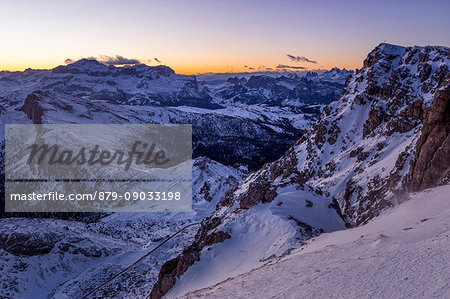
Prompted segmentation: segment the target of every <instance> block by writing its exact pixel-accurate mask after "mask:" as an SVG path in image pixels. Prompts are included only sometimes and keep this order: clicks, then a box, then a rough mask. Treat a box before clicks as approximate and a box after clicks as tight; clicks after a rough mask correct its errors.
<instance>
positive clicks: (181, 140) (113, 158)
mask: <svg viewBox="0 0 450 299" xmlns="http://www.w3.org/2000/svg"><path fill="white" fill-rule="evenodd" d="M5 131H6V136H5V140H6V142H5V175H6V183H5V185H6V186H5V187H6V188H5V189H6V203H5V209H6V211H7V212H112V211H134V212H135V211H143V212H149V211H190V210H191V208H192V207H191V206H192V182H191V180H192V127H191V125H129V124H124V125H76V124H58V125H50V124H45V125H42V124H39V125H6V127H5Z"/></svg>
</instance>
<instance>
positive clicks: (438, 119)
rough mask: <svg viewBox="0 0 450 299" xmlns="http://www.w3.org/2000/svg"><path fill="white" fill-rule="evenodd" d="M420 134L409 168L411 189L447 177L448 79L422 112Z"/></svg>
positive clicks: (449, 176) (449, 142) (449, 134)
mask: <svg viewBox="0 0 450 299" xmlns="http://www.w3.org/2000/svg"><path fill="white" fill-rule="evenodd" d="M424 114H425V121H424V124H423V128H422V134H421V136H420V139H419V141H418V142H417V145H416V154H415V158H414V161H413V163H412V165H411V171H410V182H409V186H410V190H411V191H419V190H422V189H426V188H431V187H434V186H436V185H439V184H445V183H447V182H448V181H449V180H450V79H447V80H446V82H445V83H444V84H443V87H442V88H441V89H439V90H438V91H437V92H436V94H435V95H434V100H433V103H432V104H431V105H430V107H428V108H427V109H426V111H425V113H424Z"/></svg>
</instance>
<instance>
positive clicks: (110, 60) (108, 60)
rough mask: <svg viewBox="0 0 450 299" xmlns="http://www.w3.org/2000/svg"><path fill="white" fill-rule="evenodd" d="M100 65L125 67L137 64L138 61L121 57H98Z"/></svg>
mask: <svg viewBox="0 0 450 299" xmlns="http://www.w3.org/2000/svg"><path fill="white" fill-rule="evenodd" d="M98 61H99V62H101V63H104V64H106V65H125V64H139V63H141V61H140V60H138V59H134V58H126V57H123V56H121V55H116V56H106V55H100V59H99V60H98Z"/></svg>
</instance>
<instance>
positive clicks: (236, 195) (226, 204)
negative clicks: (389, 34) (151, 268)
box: [152, 44, 450, 298]
mask: <svg viewBox="0 0 450 299" xmlns="http://www.w3.org/2000/svg"><path fill="white" fill-rule="evenodd" d="M449 66H450V54H449V49H448V48H446V47H409V48H405V47H400V46H394V45H389V44H380V45H379V46H378V47H376V48H375V49H374V50H373V51H372V52H371V53H369V55H368V56H367V58H366V59H365V61H364V66H363V68H362V69H361V70H359V71H357V72H356V74H354V75H353V76H352V77H350V78H349V79H348V80H347V82H346V84H345V86H344V88H343V92H342V96H341V97H340V99H339V100H338V101H336V102H333V103H331V104H330V105H328V106H327V107H325V109H324V111H323V113H322V115H321V117H320V118H319V120H318V121H317V122H316V123H315V124H314V125H313V126H312V128H311V129H310V130H309V131H308V132H307V133H306V134H304V135H303V136H302V137H301V138H300V140H299V141H297V142H296V143H295V145H294V146H293V147H292V148H290V149H289V150H288V151H287V152H286V153H285V154H284V155H283V156H282V157H281V158H280V159H278V160H276V161H275V162H273V163H268V164H266V165H265V166H264V167H263V168H262V169H260V170H259V171H257V172H256V173H253V174H251V175H250V176H249V177H247V178H246V179H245V180H244V181H242V182H241V183H240V184H239V185H238V186H236V187H235V189H234V190H231V191H230V192H228V194H227V195H226V196H225V197H224V198H223V199H222V200H221V202H220V203H219V205H218V207H217V210H216V212H215V213H213V214H212V215H211V216H210V217H208V218H207V219H205V223H204V226H203V228H202V229H201V230H200V231H199V232H198V234H197V236H198V239H197V240H196V241H195V243H193V244H192V246H193V247H192V246H191V247H188V249H186V250H187V251H188V253H189V254H186V252H185V253H183V254H182V255H180V256H179V257H178V259H177V260H175V261H172V262H171V263H173V264H174V265H176V266H177V267H179V266H180V265H187V266H189V265H191V264H195V265H197V266H196V269H198V268H199V267H200V268H201V269H215V271H222V272H224V271H226V270H221V268H220V267H218V266H217V265H216V263H220V264H221V265H226V264H227V263H231V264H233V262H234V261H233V259H238V258H239V256H240V255H242V253H241V252H240V251H239V249H238V248H239V246H240V245H239V246H238V245H234V246H235V247H236V250H235V251H236V252H234V256H233V259H230V260H226V261H224V260H223V259H226V258H225V257H224V256H225V255H226V256H228V255H229V253H228V254H225V252H226V250H230V247H229V246H227V245H226V244H228V243H230V242H231V243H233V244H236V242H238V240H241V239H242V237H241V236H240V234H241V232H240V231H239V230H237V229H236V227H237V226H239V223H248V222H249V221H250V220H249V219H252V221H253V222H255V221H256V223H257V225H258V231H260V230H263V231H264V230H265V228H266V226H269V224H268V223H271V222H272V221H273V220H272V219H274V218H277V219H282V221H285V222H287V223H290V224H291V225H293V226H295V227H297V231H298V232H299V234H297V235H296V236H297V239H300V240H305V239H307V238H310V237H311V236H314V235H315V234H319V233H320V232H321V231H324V229H323V228H324V227H326V226H327V225H328V230H330V229H337V228H338V227H339V225H338V224H337V223H336V222H333V225H331V224H330V222H329V221H330V220H331V219H333V217H334V216H332V214H327V215H329V216H327V217H326V218H320V217H319V215H320V214H316V213H314V212H313V211H311V210H309V209H311V207H313V208H315V207H317V205H318V204H319V203H322V205H323V204H324V203H327V205H328V208H329V209H331V210H333V211H335V213H337V214H339V215H340V217H341V218H342V219H343V220H344V221H345V223H346V225H347V226H350V227H351V226H357V225H360V224H363V223H366V222H367V221H369V220H370V219H372V218H373V217H375V216H377V215H379V213H380V212H381V211H382V210H384V209H386V208H387V207H390V206H392V205H394V204H395V203H396V202H397V201H398V200H399V199H401V197H402V195H403V194H405V193H406V192H407V191H408V188H410V189H411V190H419V189H423V188H427V187H431V186H434V185H436V184H444V183H448V182H449V176H448V173H449V171H448V165H449V163H450V162H449V157H450V155H449V147H448V143H449V138H448V132H449V121H448V119H449V118H448V117H449V114H448V111H449V110H448V105H449V104H448V103H449V97H448V90H449V80H448V79H449V71H448V69H449ZM314 199H317V200H314ZM283 206H286V207H287V209H286V210H282V207H283ZM261 211H265V212H264V213H267V211H270V212H268V214H267V215H266V214H264V215H265V216H264V218H263V219H260V220H255V218H257V217H258V216H257V215H258V214H261V213H262V212H261ZM294 212H295V213H296V214H295V215H293V214H294ZM317 213H324V214H325V213H331V211H330V210H327V209H321V210H320V211H317ZM311 215H314V216H315V217H311ZM217 223H219V224H217ZM270 229H272V230H276V229H279V230H281V228H274V227H269V228H268V230H269V231H270ZM258 231H255V233H254V234H253V235H250V236H248V238H249V239H250V240H241V241H240V242H242V243H246V242H248V243H252V242H253V243H255V239H257V238H258V237H257V235H258V233H257V232H258ZM325 231H326V229H325ZM219 232H222V233H227V234H228V235H227V238H219V239H218V240H217V241H218V242H222V241H224V242H223V244H224V245H221V244H216V245H212V246H199V244H204V243H205V242H206V240H207V239H209V238H210V236H212V235H214V234H217V233H219ZM267 234H268V233H267ZM285 235H288V234H287V233H285V234H284V235H283V233H281V232H279V236H283V237H280V238H282V239H283V240H284V241H283V242H288V240H291V239H292V236H291V237H286V236H285ZM213 239H214V240H216V239H215V238H213ZM227 239H230V240H229V241H228V240H227ZM227 242H228V243H227ZM267 242H268V243H270V242H274V243H273V244H272V245H273V246H274V247H277V246H280V240H279V239H274V240H271V239H270V238H269V237H267ZM239 244H240V243H239ZM205 247H207V249H208V250H207V251H205V249H204V248H205ZM193 248H194V250H193ZM279 248H281V247H279ZM209 251H212V252H213V253H212V254H211V253H208V252H209ZM280 252H281V251H278V253H279V254H280ZM266 253H267V252H266ZM211 255H214V256H221V261H218V260H216V259H214V258H211ZM208 257H209V258H208ZM261 258H262V257H261ZM247 259H248V257H247ZM205 263H207V264H205ZM241 263H242V264H245V262H241ZM169 268H170V269H172V268H171V267H169ZM170 269H169V270H170ZM183 269H184V268H183ZM184 272H185V269H184V270H183V271H182V272H177V271H173V269H172V270H171V271H164V269H162V271H161V275H160V277H159V278H160V279H159V281H158V283H157V284H156V285H155V287H154V289H153V292H152V295H153V298H159V297H160V296H161V295H163V294H165V293H166V292H167V291H168V289H169V287H170V286H171V285H173V284H174V283H175V281H176V279H179V280H181V283H183V281H192V279H191V278H192V277H193V276H192V275H194V276H195V275H197V276H198V275H199V273H193V271H191V272H190V273H191V274H190V275H188V274H184V275H183V276H181V278H179V277H180V274H182V273H184ZM204 272H205V273H207V270H205V271H204ZM210 274H212V273H210ZM222 274H223V273H222ZM235 274H236V273H235ZM191 276H192V277H191ZM189 279H191V280H189ZM169 280H170V282H171V283H166V282H167V281H169ZM198 280H201V277H200V276H199V277H198ZM205 281H206V280H205ZM199 285H200V286H201V283H199ZM174 292H175V294H177V293H176V291H174Z"/></svg>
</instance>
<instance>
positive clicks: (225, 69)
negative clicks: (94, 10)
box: [0, 60, 362, 75]
mask: <svg viewBox="0 0 450 299" xmlns="http://www.w3.org/2000/svg"><path fill="white" fill-rule="evenodd" d="M59 65H65V64H64V63H59V64H58V63H31V64H26V63H20V64H9V63H8V64H7V63H4V62H0V71H10V72H23V71H25V70H26V69H34V70H48V69H53V68H55V67H57V66H59ZM147 65H149V66H156V64H147ZM162 65H167V66H168V67H170V68H172V69H173V70H174V71H175V73H177V74H183V75H198V74H205V73H253V72H254V73H257V72H264V71H265V72H270V71H278V72H282V71H283V69H277V68H276V66H277V64H275V65H270V64H257V65H265V66H266V68H268V69H264V68H259V69H258V67H257V66H250V65H249V67H252V68H253V69H250V68H249V67H244V65H236V66H229V65H227V66H224V65H217V64H215V65H207V64H202V65H194V64H190V65H185V64H181V65H170V64H164V63H163V64H162ZM361 66H362V60H361V62H360V63H359V64H355V63H353V64H350V63H348V64H341V63H336V64H326V65H323V64H320V65H312V66H309V67H307V66H304V67H306V69H304V70H291V69H286V70H288V71H309V70H319V69H320V70H324V69H325V70H327V69H331V68H333V67H339V68H341V69H342V68H346V69H348V70H354V69H357V68H361ZM270 68H271V69H270Z"/></svg>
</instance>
